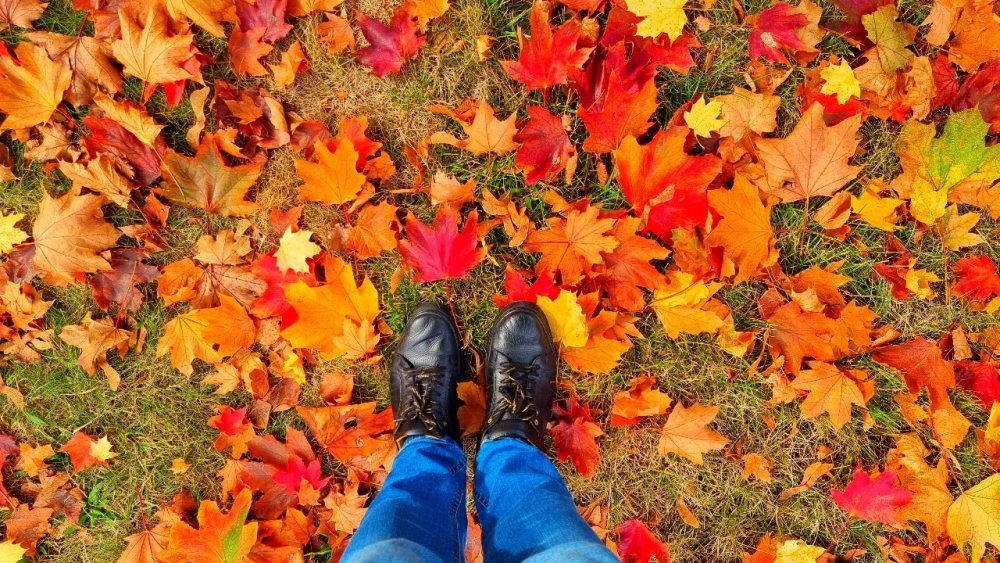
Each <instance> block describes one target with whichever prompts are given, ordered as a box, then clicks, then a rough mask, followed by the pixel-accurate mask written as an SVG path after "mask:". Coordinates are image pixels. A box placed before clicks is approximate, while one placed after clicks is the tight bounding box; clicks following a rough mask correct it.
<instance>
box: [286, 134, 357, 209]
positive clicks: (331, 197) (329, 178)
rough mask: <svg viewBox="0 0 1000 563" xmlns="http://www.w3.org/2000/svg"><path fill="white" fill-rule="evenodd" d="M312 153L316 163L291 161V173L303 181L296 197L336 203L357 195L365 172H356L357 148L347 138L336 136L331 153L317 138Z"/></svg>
mask: <svg viewBox="0 0 1000 563" xmlns="http://www.w3.org/2000/svg"><path fill="white" fill-rule="evenodd" d="M315 152H316V160H318V161H319V162H309V161H308V160H296V161H295V174H296V175H298V177H299V178H302V179H303V180H304V181H305V184H302V185H301V186H299V199H301V200H303V201H321V202H323V203H328V204H330V205H340V204H342V203H347V202H349V201H353V200H354V199H355V198H357V197H358V194H359V193H361V188H362V187H364V185H365V175H364V174H362V173H360V172H358V169H357V162H358V151H356V150H355V149H354V144H353V143H352V142H351V140H350V139H340V140H339V141H338V142H337V150H336V151H334V152H330V149H328V148H327V147H326V143H324V142H322V141H319V142H317V143H316V145H315Z"/></svg>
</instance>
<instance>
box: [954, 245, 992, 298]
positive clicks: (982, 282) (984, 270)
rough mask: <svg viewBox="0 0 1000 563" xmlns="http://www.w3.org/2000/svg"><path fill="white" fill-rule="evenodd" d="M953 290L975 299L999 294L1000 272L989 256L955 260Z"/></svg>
mask: <svg viewBox="0 0 1000 563" xmlns="http://www.w3.org/2000/svg"><path fill="white" fill-rule="evenodd" d="M955 279H956V281H955V285H954V286H952V287H954V289H955V291H956V292H958V293H960V294H961V295H964V296H965V297H968V298H969V299H975V300H977V301H986V300H987V299H989V298H990V297H993V296H994V295H1000V274H998V273H997V266H996V264H994V263H993V260H991V259H990V257H989V256H986V255H980V256H970V257H968V258H962V259H961V260H959V261H958V262H955Z"/></svg>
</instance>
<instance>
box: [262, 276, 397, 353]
mask: <svg viewBox="0 0 1000 563" xmlns="http://www.w3.org/2000/svg"><path fill="white" fill-rule="evenodd" d="M326 270H327V283H326V284H325V285H320V286H317V287H310V286H308V285H306V284H305V283H303V282H301V281H297V282H294V283H291V284H288V285H285V286H284V291H285V298H286V299H287V300H288V303H289V304H290V305H291V307H292V309H293V310H294V311H295V313H296V317H297V318H295V320H294V322H290V323H288V324H283V326H282V330H281V336H282V337H284V338H285V339H287V340H288V341H289V342H290V343H291V344H292V346H294V347H295V348H312V349H315V350H317V351H318V352H319V353H320V354H321V355H323V357H324V358H327V359H332V358H336V357H339V356H342V355H344V354H345V353H347V352H348V350H346V349H345V345H346V344H348V343H349V341H348V340H347V339H348V338H351V337H352V335H354V337H356V336H357V335H358V334H360V330H361V329H364V328H366V327H370V326H372V323H374V321H375V318H376V317H377V316H378V313H379V308H378V291H376V289H375V286H374V285H373V284H372V282H371V280H370V279H368V277H367V276H366V277H365V279H364V280H363V281H362V282H361V284H360V285H358V284H357V283H356V282H355V280H354V272H353V270H352V269H351V266H350V265H349V264H347V263H345V262H344V261H343V260H342V259H341V258H334V259H332V260H331V261H329V262H328V263H327V264H326ZM369 336H372V335H371V334H369ZM375 341H377V335H375ZM369 343H371V344H374V342H370V341H369ZM366 350H369V347H368V346H366Z"/></svg>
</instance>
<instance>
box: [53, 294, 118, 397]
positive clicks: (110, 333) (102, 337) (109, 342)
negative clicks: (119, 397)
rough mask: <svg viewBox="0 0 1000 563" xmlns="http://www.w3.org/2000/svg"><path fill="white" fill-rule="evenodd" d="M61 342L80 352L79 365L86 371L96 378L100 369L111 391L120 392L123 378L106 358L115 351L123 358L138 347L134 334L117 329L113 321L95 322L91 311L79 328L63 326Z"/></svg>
mask: <svg viewBox="0 0 1000 563" xmlns="http://www.w3.org/2000/svg"><path fill="white" fill-rule="evenodd" d="M59 338H60V339H61V340H62V341H63V342H65V343H67V344H70V345H72V346H76V347H77V348H79V349H80V357H79V358H77V361H76V362H77V364H79V365H80V367H82V368H83V371H85V372H87V373H88V374H91V375H93V374H94V372H96V371H97V368H101V370H102V371H103V372H104V374H105V376H107V378H108V385H109V386H110V387H111V390H112V391H117V390H118V385H119V383H121V377H120V376H119V374H118V371H117V370H115V369H114V368H113V367H111V366H110V365H109V364H108V360H107V354H108V353H109V352H112V351H115V352H117V353H118V357H120V358H124V357H125V352H126V351H128V349H129V347H130V346H132V345H133V344H134V343H135V338H136V336H135V333H134V332H132V331H130V330H126V329H122V328H118V327H116V326H115V324H114V320H113V319H112V318H111V317H105V318H103V319H99V320H96V321H95V320H93V319H91V317H90V312H89V311H88V312H87V314H86V315H85V316H84V317H83V320H81V321H80V324H76V325H67V326H64V327H63V329H62V331H61V332H60V333H59Z"/></svg>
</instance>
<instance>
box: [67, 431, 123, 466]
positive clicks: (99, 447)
mask: <svg viewBox="0 0 1000 563" xmlns="http://www.w3.org/2000/svg"><path fill="white" fill-rule="evenodd" d="M59 451H60V452H65V453H66V454H67V455H69V460H70V462H71V463H72V464H73V472H74V473H79V472H81V471H83V470H85V469H88V468H90V467H92V466H94V465H97V464H100V465H103V466H104V467H107V466H108V460H109V459H111V458H113V457H115V455H117V454H114V453H112V452H111V443H110V442H108V439H107V437H101V438H100V439H99V440H95V439H94V438H93V437H91V436H90V435H88V434H87V433H85V432H81V431H79V430H78V431H76V432H74V433H73V436H71V437H70V439H69V441H67V442H66V443H65V444H63V446H62V447H61V448H59Z"/></svg>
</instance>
